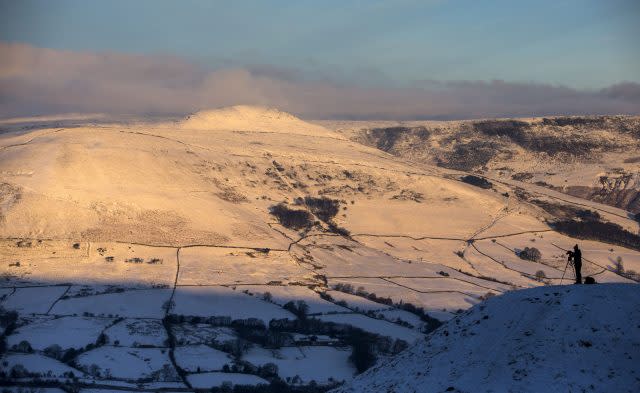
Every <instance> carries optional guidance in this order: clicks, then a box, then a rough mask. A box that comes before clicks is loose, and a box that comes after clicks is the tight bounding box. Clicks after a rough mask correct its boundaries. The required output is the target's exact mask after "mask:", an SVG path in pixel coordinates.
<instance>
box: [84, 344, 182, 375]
mask: <svg viewBox="0 0 640 393" xmlns="http://www.w3.org/2000/svg"><path fill="white" fill-rule="evenodd" d="M77 362H78V365H79V366H80V367H82V368H83V369H84V370H86V371H88V370H89V368H90V366H91V365H93V364H95V365H97V366H98V367H99V368H100V373H101V375H103V376H104V375H111V376H112V377H113V378H123V379H131V380H137V379H140V378H146V377H151V376H152V375H153V374H154V373H156V372H158V371H160V370H161V369H162V368H163V367H166V366H168V367H170V368H171V369H173V367H172V366H171V361H170V360H169V351H168V350H167V349H156V348H122V347H111V346H104V347H100V348H96V349H93V350H91V351H89V352H85V353H83V354H82V355H80V356H79V357H78V358H77ZM174 373H175V371H174Z"/></svg>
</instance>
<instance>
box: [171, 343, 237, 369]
mask: <svg viewBox="0 0 640 393" xmlns="http://www.w3.org/2000/svg"><path fill="white" fill-rule="evenodd" d="M174 354H175V357H176V363H177V364H178V366H180V367H181V368H182V369H184V370H186V371H188V372H196V371H198V372H199V371H216V370H218V371H219V370H222V367H223V366H224V365H225V364H228V365H231V364H232V363H233V358H232V357H231V356H230V355H228V354H226V353H224V352H222V351H219V350H217V349H214V348H211V347H209V346H206V345H194V346H184V347H177V348H176V349H175V351H174Z"/></svg>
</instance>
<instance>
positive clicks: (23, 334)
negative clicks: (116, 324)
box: [7, 317, 112, 350]
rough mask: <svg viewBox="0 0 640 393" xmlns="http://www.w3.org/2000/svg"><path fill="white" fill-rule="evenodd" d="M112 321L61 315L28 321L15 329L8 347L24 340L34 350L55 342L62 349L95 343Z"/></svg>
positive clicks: (8, 339) (8, 340)
mask: <svg viewBox="0 0 640 393" xmlns="http://www.w3.org/2000/svg"><path fill="white" fill-rule="evenodd" d="M111 323H112V320H111V319H107V318H84V317H62V318H56V319H48V320H44V321H41V322H36V323H30V324H28V325H26V326H21V327H19V328H18V329H16V330H15V331H14V332H13V333H12V334H11V335H10V336H9V337H7V344H8V345H9V347H11V346H13V345H15V344H18V343H20V342H21V341H23V340H26V341H28V342H29V344H31V347H32V348H33V349H35V350H43V349H45V348H46V347H48V346H50V345H53V344H57V345H59V346H60V347H61V348H62V349H67V348H80V347H84V346H86V345H87V344H90V343H95V342H96V340H97V338H98V336H99V335H100V333H101V332H102V330H103V329H104V328H106V327H107V326H109V325H110V324H111Z"/></svg>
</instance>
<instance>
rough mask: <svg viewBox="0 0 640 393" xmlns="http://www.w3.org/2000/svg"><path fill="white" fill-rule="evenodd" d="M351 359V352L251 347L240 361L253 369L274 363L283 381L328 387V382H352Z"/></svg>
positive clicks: (320, 347)
mask: <svg viewBox="0 0 640 393" xmlns="http://www.w3.org/2000/svg"><path fill="white" fill-rule="evenodd" d="M350 355H351V350H350V348H335V347H322V346H313V347H282V348H280V349H276V350H269V349H264V348H260V347H253V348H251V349H250V350H249V351H248V352H247V353H246V354H245V355H244V356H243V359H244V360H246V361H248V362H249V363H251V364H253V365H255V366H262V365H264V364H266V363H273V364H275V365H277V366H278V375H279V376H280V378H283V379H288V378H292V379H293V378H294V377H295V376H298V377H299V378H300V379H301V380H302V382H303V383H309V382H310V381H312V380H313V381H316V382H318V383H328V382H330V380H335V381H341V380H350V379H351V378H353V375H354V374H355V368H354V366H353V365H352V364H351V362H350V361H349V356H350ZM319 365H322V366H321V367H319Z"/></svg>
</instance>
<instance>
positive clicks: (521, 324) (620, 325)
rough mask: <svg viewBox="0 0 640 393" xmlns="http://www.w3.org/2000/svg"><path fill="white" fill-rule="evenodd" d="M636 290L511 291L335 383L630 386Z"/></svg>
mask: <svg viewBox="0 0 640 393" xmlns="http://www.w3.org/2000/svg"><path fill="white" fill-rule="evenodd" d="M638 299H640V287H639V286H637V285H634V284H600V285H583V286H575V285H571V286H550V287H540V288H535V289H526V290H520V291H514V292H509V293H507V294H505V295H502V296H497V297H493V298H491V299H489V300H487V301H486V302H485V303H482V304H479V305H476V306H475V307H473V308H471V309H469V310H468V311H467V312H465V313H464V314H462V315H461V316H459V317H457V318H455V319H453V320H451V321H449V322H448V323H447V324H446V325H443V326H442V327H441V328H440V329H438V330H437V331H435V332H434V333H433V334H432V335H430V336H429V337H428V338H427V340H426V341H425V342H421V343H419V344H417V345H416V346H414V347H412V348H410V349H408V350H407V351H405V352H403V353H401V354H400V355H399V356H397V357H395V358H393V359H392V360H390V361H389V362H387V363H383V364H380V365H378V366H376V367H374V368H372V369H370V370H368V371H367V372H365V373H364V374H362V375H360V376H359V377H357V378H356V379H355V380H354V381H353V382H352V383H351V384H348V385H346V386H343V387H341V388H339V389H337V390H334V391H333V392H334V393H346V392H398V393H400V392H443V391H455V392H582V391H593V392H596V391H597V392H604V391H608V392H637V391H640V369H638V366H637V365H638V360H639V358H640V356H639V354H640V307H638Z"/></svg>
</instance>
